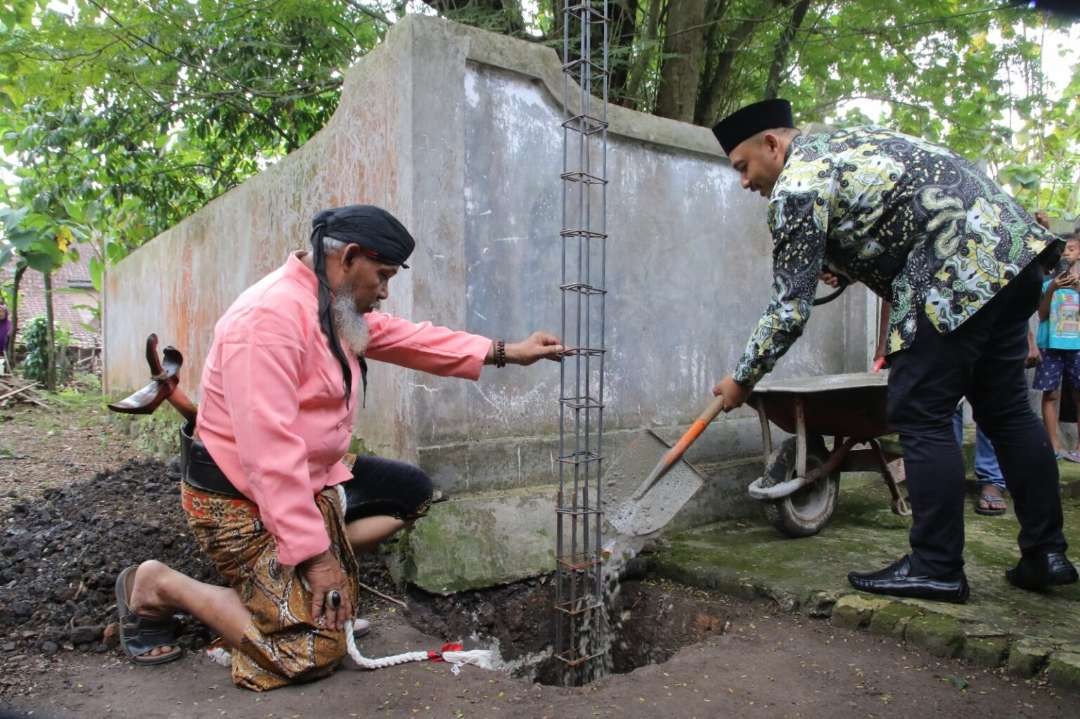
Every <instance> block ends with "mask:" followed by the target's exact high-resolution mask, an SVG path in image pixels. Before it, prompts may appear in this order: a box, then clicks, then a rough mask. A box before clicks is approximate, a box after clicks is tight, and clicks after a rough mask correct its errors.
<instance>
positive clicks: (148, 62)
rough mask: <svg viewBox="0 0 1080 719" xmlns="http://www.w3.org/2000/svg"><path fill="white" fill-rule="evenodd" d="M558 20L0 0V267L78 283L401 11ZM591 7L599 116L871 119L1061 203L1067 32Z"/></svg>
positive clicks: (282, 125) (513, 12) (972, 9)
mask: <svg viewBox="0 0 1080 719" xmlns="http://www.w3.org/2000/svg"><path fill="white" fill-rule="evenodd" d="M559 7H561V4H558V3H556V1H555V0H538V2H537V1H532V0H530V2H523V1H522V0H427V4H426V5H423V4H420V3H416V2H413V3H410V4H406V3H404V2H393V0H369V1H364V0H317V1H316V0H237V1H236V2H220V1H218V2H213V1H211V0H108V1H107V2H106V0H68V2H66V3H64V4H60V3H57V2H55V0H52V1H50V0H9V2H8V3H6V4H5V5H4V6H3V7H2V8H0V106H2V112H0V144H2V148H3V151H4V153H5V154H6V156H8V157H9V158H14V160H15V161H14V163H13V166H12V169H11V171H10V172H9V173H8V175H9V176H12V173H13V176H14V178H15V179H14V181H11V182H7V183H5V184H6V187H5V190H4V192H6V195H7V197H6V204H7V206H8V209H7V210H6V211H5V212H4V213H3V215H2V216H0V221H2V222H3V223H4V224H3V226H4V228H5V230H6V235H7V237H8V239H9V241H10V242H9V244H7V245H0V261H2V260H3V259H4V257H3V255H4V254H10V253H11V252H12V251H18V252H19V255H20V257H21V259H22V260H23V261H24V262H30V261H32V262H33V264H34V266H35V267H37V268H44V267H46V266H48V265H50V264H52V265H53V266H55V264H56V263H58V262H61V261H63V257H64V255H65V252H67V253H70V250H68V249H67V248H66V241H67V240H70V239H71V238H72V237H73V238H75V239H79V240H85V241H90V242H92V244H93V246H95V247H96V248H97V255H98V256H97V257H96V258H95V260H94V262H95V263H96V264H94V271H95V274H96V275H100V270H101V267H102V263H103V262H104V261H107V260H113V261H115V260H116V259H119V258H120V257H122V256H124V254H126V253H127V251H129V250H130V249H131V248H134V247H137V246H138V245H139V244H141V243H143V242H145V241H146V240H147V239H149V238H151V237H153V236H154V235H156V234H157V233H159V232H160V231H162V230H164V229H165V228H167V227H169V226H171V225H172V224H175V223H176V222H177V221H179V220H180V219H181V218H183V217H185V216H187V215H189V214H191V213H192V212H194V211H195V210H197V209H198V208H200V207H201V206H203V205H204V204H205V203H206V202H208V201H209V200H210V199H212V198H214V197H216V196H218V195H220V194H221V193H223V192H225V191H226V190H228V189H229V188H231V187H233V186H235V185H237V184H238V183H240V182H241V181H243V180H244V179H245V178H247V177H249V176H250V175H252V174H254V173H256V172H258V171H259V170H260V169H261V168H262V167H264V166H265V165H266V164H267V163H268V162H271V161H273V160H274V159H275V158H278V157H280V156H281V155H283V154H285V153H287V152H289V151H290V150H292V149H295V148H296V147H299V146H300V145H301V144H303V143H304V142H305V141H306V140H307V139H308V138H309V137H311V136H312V135H313V134H314V133H315V132H316V131H317V130H318V129H319V128H320V127H322V126H323V124H325V122H326V121H327V120H328V119H329V117H330V115H331V113H332V112H333V110H334V108H335V106H336V104H337V100H338V97H339V92H340V86H341V81H342V72H343V71H344V69H345V68H347V67H348V66H349V65H351V64H352V63H353V62H355V61H356V59H357V58H359V57H360V56H361V55H363V54H364V53H366V52H367V51H369V50H370V49H371V48H373V47H374V46H375V45H377V44H378V43H379V41H380V40H381V38H382V37H383V36H384V34H385V33H386V31H387V30H388V29H389V27H390V26H391V25H392V24H393V23H394V22H395V21H396V19H397V18H400V17H402V16H404V15H405V14H406V12H412V11H423V12H427V13H439V14H443V15H445V16H448V17H450V18H451V19H455V20H458V21H461V22H466V23H469V24H473V25H477V26H480V27H484V28H487V29H491V30H495V31H497V32H503V33H507V34H510V35H514V36H518V37H521V38H523V39H527V40H529V41H532V42H540V43H547V44H550V45H551V46H553V47H561V42H562V27H561V13H560V12H558V11H557V8H559ZM609 14H610V17H611V26H610V30H611V32H610V47H611V50H610V57H611V64H612V72H611V96H612V98H613V99H614V101H616V102H618V103H620V104H623V105H625V106H628V107H632V108H634V109H638V110H642V111H645V112H654V113H656V114H658V115H662V116H665V117H672V118H676V119H680V120H684V121H687V122H695V123H698V124H702V125H711V124H713V123H714V122H715V121H716V120H717V119H718V118H719V117H721V116H722V115H724V114H726V113H727V112H729V111H731V110H732V109H734V108H736V107H738V106H740V105H741V104H744V103H746V102H750V101H753V100H756V99H760V98H762V97H770V96H777V95H779V96H784V97H789V98H790V99H791V100H792V101H793V103H794V104H795V107H796V109H797V113H798V115H799V119H800V120H801V121H803V122H815V121H817V122H820V121H824V122H829V123H833V124H849V123H855V122H864V121H867V120H876V121H880V122H882V123H883V124H886V125H889V126H893V127H896V128H897V129H900V130H902V131H905V132H910V133H912V134H917V135H921V136H923V137H926V138H928V139H931V140H937V141H940V142H942V143H944V144H946V145H948V146H950V147H952V148H954V149H956V150H957V151H959V152H961V153H963V154H965V155H967V156H968V157H970V158H972V159H975V160H983V161H985V162H986V163H987V166H988V167H989V169H990V170H991V172H992V173H993V174H994V175H995V176H996V177H997V178H998V179H999V180H1001V181H1002V182H1004V183H1006V184H1007V185H1008V186H1009V187H1010V189H1011V190H1013V191H1014V192H1015V193H1016V194H1017V195H1018V196H1019V198H1020V199H1021V201H1022V202H1024V203H1025V204H1026V205H1028V206H1029V207H1036V206H1038V207H1045V208H1049V209H1050V210H1051V212H1052V213H1053V214H1057V215H1059V216H1060V215H1066V216H1069V217H1072V216H1075V214H1076V212H1077V209H1078V201H1080V198H1078V190H1077V187H1078V182H1077V179H1078V172H1080V170H1078V168H1080V153H1078V150H1077V148H1078V146H1080V123H1077V122H1075V120H1074V119H1073V118H1075V116H1076V112H1077V109H1078V108H1077V100H1078V97H1080V65H1077V66H1072V67H1071V68H1070V75H1071V81H1070V82H1069V83H1068V86H1067V87H1066V88H1064V90H1063V91H1062V90H1061V89H1060V88H1059V89H1058V90H1053V89H1052V88H1050V86H1049V85H1048V82H1047V78H1046V75H1045V73H1044V71H1043V65H1044V63H1046V62H1054V63H1057V64H1058V65H1062V64H1065V65H1069V64H1070V63H1072V62H1075V58H1071V57H1069V58H1049V57H1045V56H1044V54H1045V48H1046V42H1045V41H1046V37H1047V35H1048V33H1053V32H1056V31H1065V30H1068V29H1070V28H1071V27H1072V26H1071V25H1070V21H1068V20H1067V19H1062V18H1055V17H1047V16H1044V15H1041V14H1039V13H1036V12H1033V11H1030V10H1027V9H1025V8H1022V7H1013V6H1008V5H1006V4H1004V3H1002V2H999V1H998V0H617V2H612V3H610V4H609ZM867 100H870V101H874V102H873V103H872V104H867V103H866V102H862V101H867ZM868 107H870V108H877V107H880V108H881V115H880V117H867V116H866V113H867V112H868V110H867V108H868ZM871 114H874V113H873V112H871ZM3 200H4V198H2V197H0V202H3ZM16 241H17V242H16ZM12 243H15V244H12Z"/></svg>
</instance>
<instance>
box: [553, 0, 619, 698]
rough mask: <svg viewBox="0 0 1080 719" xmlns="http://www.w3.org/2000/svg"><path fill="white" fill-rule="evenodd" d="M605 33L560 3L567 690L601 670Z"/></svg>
mask: <svg viewBox="0 0 1080 719" xmlns="http://www.w3.org/2000/svg"><path fill="white" fill-rule="evenodd" d="M608 26H609V20H608V2H607V0H564V4H563V57H562V61H563V73H564V75H563V98H562V100H563V122H562V129H563V168H562V175H561V178H562V182H563V187H562V230H561V232H560V245H561V248H560V249H561V257H562V266H561V275H560V285H559V289H560V293H561V298H560V299H561V311H562V315H561V317H562V320H561V328H560V329H561V337H562V338H563V341H564V343H566V344H567V346H568V351H567V354H566V357H565V358H564V360H563V363H562V367H561V368H560V370H559V388H560V389H559V463H558V464H559V493H558V506H557V507H556V550H555V556H556V572H557V577H556V583H555V609H556V623H555V626H556V628H555V650H556V656H557V657H558V659H559V660H561V661H562V662H563V665H564V667H565V673H564V676H563V680H564V683H568V684H580V683H583V682H585V681H588V680H590V679H592V678H594V677H595V676H596V674H597V671H598V669H599V668H600V667H601V666H603V664H602V662H603V660H604V657H603V653H604V649H605V643H604V637H602V636H600V632H601V631H603V629H604V628H603V627H601V626H600V619H601V614H602V610H603V602H604V593H603V581H602V579H603V571H602V566H601V547H602V546H603V542H602V540H603V536H602V532H603V504H602V502H603V493H602V489H601V486H600V478H601V476H602V474H603V451H602V450H603V428H604V365H605V355H606V348H605V344H604V330H605V327H606V322H605V316H604V313H605V309H606V293H607V289H606V282H607V182H608V180H607V172H608V164H607V127H608V119H607V101H608V60H609V58H608V41H609V34H608ZM597 41H599V43H600V47H599V48H597V47H596V44H597ZM575 83H576V84H577V93H574V84H575ZM597 94H598V95H599V96H600V97H599V99H598V98H597V97H596V95H597ZM598 103H599V105H600V106H599V108H597V107H596V105H597V104H598ZM568 243H573V244H572V245H568ZM571 295H572V296H571ZM571 364H572V365H573V366H570V365H571ZM571 435H572V436H571Z"/></svg>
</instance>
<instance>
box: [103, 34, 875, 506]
mask: <svg viewBox="0 0 1080 719" xmlns="http://www.w3.org/2000/svg"><path fill="white" fill-rule="evenodd" d="M560 78H561V74H560V71H559V61H558V59H557V57H556V55H555V53H554V52H552V51H550V50H548V49H545V48H541V47H538V46H536V45H533V44H529V43H525V42H519V41H514V40H510V39H508V38H505V37H502V36H497V35H492V34H489V33H483V32H479V31H476V30H471V29H466V28H463V27H461V26H457V25H454V24H452V23H447V22H445V21H441V20H436V19H432V18H423V17H410V18H408V19H406V20H404V21H403V22H401V23H400V24H399V25H398V26H397V27H396V28H395V29H394V30H393V31H392V32H391V33H390V34H389V36H388V38H387V40H386V42H385V43H384V44H383V45H382V46H381V47H380V48H379V49H378V50H377V51H375V52H373V53H371V54H370V55H369V56H367V57H365V58H364V59H363V60H362V61H361V62H360V63H358V65H357V66H356V67H354V68H352V69H351V70H350V71H349V73H348V75H347V79H346V83H345V88H344V91H343V94H342V100H341V106H340V107H339V108H338V111H337V112H336V113H335V115H334V117H333V118H332V120H331V121H330V123H328V125H327V126H326V127H325V128H324V129H323V130H322V131H321V132H320V133H319V134H318V135H317V136H316V137H315V138H314V139H312V140H311V141H310V142H309V143H307V145H305V146H304V147H303V148H301V149H300V150H299V151H297V152H295V153H293V154H292V155H290V156H289V157H287V158H285V159H284V160H282V161H281V162H279V163H277V164H276V165H274V166H273V167H271V168H269V169H268V170H267V171H266V172H264V173H262V174H261V175H259V176H258V177H255V178H253V179H252V180H250V181H248V182H247V183H245V184H244V185H242V186H241V187H239V188H236V189H235V190H233V191H231V192H229V193H228V194H226V195H224V196H223V197H220V198H218V199H217V200H215V201H214V202H212V203H210V205H208V206H207V207H206V208H204V209H203V210H202V211H200V212H199V213H197V214H196V215H194V216H192V217H190V218H188V219H187V220H185V221H184V222H182V223H181V224H180V225H178V226H177V227H175V228H173V229H172V230H170V231H168V232H166V233H164V234H163V235H162V236H161V237H159V238H157V239H155V240H154V241H153V242H151V243H149V244H148V245H147V246H145V247H144V248H142V249H140V250H139V251H138V252H136V253H134V254H133V255H132V256H131V257H130V258H128V259H127V260H125V261H124V262H122V263H121V264H120V265H118V266H117V267H115V268H114V269H113V270H112V271H111V272H110V273H109V276H108V280H107V285H106V297H107V300H106V311H105V335H106V373H107V383H108V387H109V389H110V390H111V391H119V390H123V389H127V388H131V387H134V386H137V385H140V384H142V383H143V382H144V381H145V379H146V374H145V368H144V366H143V364H142V360H141V351H140V349H139V348H140V346H141V342H142V340H143V338H145V336H146V334H147V333H148V332H150V331H157V332H158V333H159V335H160V337H161V339H162V341H163V342H165V343H172V344H175V345H177V346H178V347H180V348H181V349H183V350H184V351H185V353H186V356H187V364H186V365H185V370H184V375H183V381H184V383H185V384H186V386H188V387H189V388H193V387H194V386H195V385H196V383H197V381H198V376H199V375H198V372H199V371H200V370H201V365H202V358H203V356H204V355H205V352H206V350H207V348H208V346H209V342H210V339H211V333H212V328H213V323H214V322H215V320H216V318H217V317H218V316H219V315H220V314H221V313H222V312H223V311H224V310H225V308H226V307H227V306H228V304H229V303H230V302H231V301H232V299H233V298H235V296H236V295H237V294H238V293H239V292H240V291H241V290H242V289H243V288H244V287H246V286H247V285H249V284H251V283H252V282H254V281H255V280H256V279H257V278H258V277H260V276H261V275H263V274H264V273H266V272H267V271H269V270H271V269H273V268H274V267H276V266H277V265H278V264H280V262H281V261H282V260H283V259H284V257H285V256H286V253H287V252H288V251H289V250H290V249H295V248H299V247H302V246H304V245H305V244H306V240H307V235H308V227H309V220H310V217H311V216H312V215H313V214H314V213H315V212H317V211H318V210H319V209H322V208H324V207H328V206H333V205H342V204H348V203H354V202H371V203H376V204H380V205H383V206H385V207H387V208H388V209H390V210H391V211H393V212H394V213H395V214H396V215H398V216H399V217H400V218H401V220H402V221H403V222H404V223H405V224H406V225H407V226H408V227H409V228H410V229H411V230H412V232H413V234H414V235H415V237H416V238H417V241H418V248H417V252H416V255H415V256H414V258H413V260H412V261H411V262H410V264H411V265H412V267H413V269H411V270H408V271H406V272H403V273H400V274H399V276H398V279H395V280H394V282H393V284H392V286H391V294H392V296H391V299H390V301H389V302H388V304H387V307H388V309H389V310H390V311H392V312H396V313H398V314H401V315H403V316H406V317H411V318H413V319H417V320H420V319H430V320H432V321H434V322H437V323H441V324H446V325H448V326H452V327H459V328H464V329H467V330H470V331H473V332H478V333H481V334H485V335H488V336H498V337H507V338H519V337H522V336H524V335H525V334H526V333H527V332H529V331H530V330H533V329H537V328H546V329H549V330H555V331H557V330H558V325H559V291H558V282H559V237H558V232H559V223H560V213H559V200H560V192H561V190H560V182H559V179H558V178H559V172H560V171H561V163H562V152H561V142H562V133H561V130H560V129H559V121H560V114H561V111H560V104H559V98H558V96H557V95H556V93H558V92H560V91H561V79H560ZM610 120H611V131H610V148H609V158H608V163H609V176H610V178H611V184H610V187H609V208H608V217H609V225H608V227H609V231H610V234H611V239H610V240H609V255H608V280H609V282H608V289H609V291H610V295H609V301H608V304H607V327H608V333H607V340H608V345H609V347H610V350H611V352H610V357H609V360H608V369H609V373H608V381H607V401H608V404H609V410H608V413H607V415H606V419H605V424H606V427H607V428H608V429H609V430H610V444H609V446H610V447H612V449H613V450H617V447H618V444H619V442H620V441H622V438H624V437H625V436H626V435H627V433H626V432H621V430H631V429H635V428H640V427H646V426H648V427H656V428H659V429H661V430H662V432H664V433H667V434H673V433H675V432H676V431H677V428H678V426H679V425H683V424H686V423H688V422H689V421H690V420H691V419H693V417H694V416H696V414H697V413H698V412H699V411H700V409H701V408H702V407H703V406H704V404H705V403H706V402H707V401H708V399H709V398H710V395H709V390H710V388H711V387H712V385H713V383H714V382H715V381H716V380H718V379H719V378H720V377H721V376H722V375H723V374H724V373H725V372H726V371H728V370H730V369H731V368H732V367H733V365H734V363H735V361H736V359H737V358H738V356H739V353H740V352H741V350H742V347H743V343H744V342H745V340H746V337H747V335H748V333H749V331H750V329H751V327H752V325H753V323H754V322H755V321H756V319H757V317H758V315H759V313H760V311H761V309H762V308H763V307H764V304H765V302H766V299H767V296H768V288H769V280H770V259H769V258H770V238H769V236H768V233H767V231H766V228H765V219H764V217H765V201H764V200H762V199H760V198H758V197H756V196H752V195H750V194H749V193H746V192H744V191H742V190H741V189H740V188H739V186H738V177H737V175H736V173H734V172H733V171H732V170H731V169H730V167H729V165H728V163H727V161H726V159H725V158H723V156H722V154H721V152H720V149H719V146H718V145H717V144H716V142H715V140H714V139H713V138H712V136H711V134H710V133H709V131H708V130H707V129H705V128H700V127H694V126H690V125H685V124H682V123H677V122H673V121H668V120H664V119H660V118H656V117H652V116H648V115H643V114H640V113H635V112H631V111H628V110H624V109H622V108H612V110H611V114H610ZM163 268H176V269H178V270H179V272H177V273H176V275H175V276H169V275H168V273H163V272H162V271H161V270H162V269H163ZM866 306H867V303H866V301H865V296H864V293H863V292H862V291H861V290H859V291H849V292H847V293H846V296H845V298H844V299H842V300H840V301H838V302H836V303H834V304H833V305H829V306H828V307H826V308H821V309H819V310H818V311H817V312H816V313H815V317H814V318H813V320H812V321H811V324H810V327H809V330H808V332H807V335H806V336H805V337H804V338H803V340H802V341H801V342H800V343H799V345H798V346H797V348H796V350H795V351H793V352H792V353H791V354H790V355H789V356H788V357H786V358H785V359H784V360H783V361H782V363H781V365H780V367H779V370H778V371H779V373H782V374H784V375H799V374H821V373H827V372H841V371H856V370H862V369H865V367H866V326H867V322H866ZM371 378H372V383H373V384H372V390H371V392H370V394H369V397H368V408H367V409H366V410H364V411H363V412H361V416H360V419H359V425H358V434H360V435H361V436H363V437H364V439H365V441H366V442H367V444H368V446H371V447H374V448H376V449H378V450H379V451H381V452H386V453H387V454H391V455H394V456H399V457H403V458H406V459H412V460H416V461H420V462H421V463H422V464H423V465H424V466H425V467H426V468H428V469H429V470H430V471H431V472H432V474H433V475H434V476H435V478H436V481H437V482H438V483H439V484H440V485H442V486H444V487H448V488H452V489H455V490H460V489H465V488H468V489H472V490H478V489H487V488H495V487H504V488H505V487H510V486H516V485H525V484H535V483H538V482H544V481H550V480H551V479H553V477H554V475H553V474H552V470H553V466H554V463H553V461H552V460H553V451H554V444H553V438H554V435H555V433H556V432H557V428H558V425H557V423H558V405H557V402H556V398H557V395H558V370H557V368H556V367H555V365H554V364H551V363H545V364H544V365H542V366H539V365H538V366H534V367H532V368H529V369H527V370H522V369H519V368H510V369H505V370H495V369H493V368H487V369H485V371H484V376H483V378H482V379H481V381H480V382H478V383H469V382H462V381H459V380H447V379H441V378H436V377H430V376H426V375H420V374H416V373H412V372H407V371H405V370H402V369H400V368H393V367H388V366H385V365H379V364H374V363H373V367H372V375H371ZM759 448H760V444H759V442H758V439H757V424H756V419H754V418H751V417H750V416H749V414H747V413H735V415H734V416H732V417H726V418H722V419H721V420H720V421H718V422H717V423H716V425H715V426H714V427H713V428H711V429H710V431H709V432H708V433H707V434H706V436H705V437H704V438H703V439H702V440H701V441H700V442H699V446H697V447H696V448H695V453H694V456H695V457H696V458H698V459H699V460H706V461H718V460H723V459H730V458H732V457H748V456H750V455H753V454H754V453H755V452H758V451H760V449H759ZM742 474H745V472H743V473H740V476H741V475H742Z"/></svg>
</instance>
